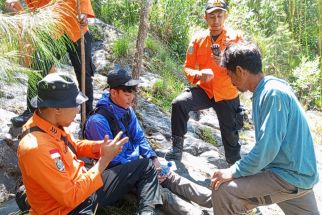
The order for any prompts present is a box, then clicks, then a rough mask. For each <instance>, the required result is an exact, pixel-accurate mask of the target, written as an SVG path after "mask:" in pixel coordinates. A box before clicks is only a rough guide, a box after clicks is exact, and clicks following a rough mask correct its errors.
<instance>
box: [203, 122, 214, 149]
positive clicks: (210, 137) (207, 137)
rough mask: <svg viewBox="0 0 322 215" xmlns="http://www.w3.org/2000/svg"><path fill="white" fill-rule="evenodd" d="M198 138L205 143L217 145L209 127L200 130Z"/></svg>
mask: <svg viewBox="0 0 322 215" xmlns="http://www.w3.org/2000/svg"><path fill="white" fill-rule="evenodd" d="M200 138H201V139H202V140H203V141H205V142H207V143H210V144H212V145H215V146H217V140H216V139H215V137H214V134H213V133H212V132H211V129H210V128H208V127H205V128H203V129H201V130H200Z"/></svg>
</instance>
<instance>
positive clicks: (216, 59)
mask: <svg viewBox="0 0 322 215" xmlns="http://www.w3.org/2000/svg"><path fill="white" fill-rule="evenodd" d="M211 55H212V58H213V59H214V61H215V63H216V64H217V65H220V61H221V56H220V55H219V56H217V55H214V54H211Z"/></svg>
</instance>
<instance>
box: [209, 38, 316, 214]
mask: <svg viewBox="0 0 322 215" xmlns="http://www.w3.org/2000/svg"><path fill="white" fill-rule="evenodd" d="M221 62H222V66H224V67H225V68H227V70H228V74H229V76H230V78H231V80H232V82H233V84H234V85H235V86H236V87H237V88H238V90H239V91H241V92H245V91H247V90H249V91H251V92H253V97H252V103H253V105H252V107H253V121H254V125H255V140H256V143H255V146H254V148H253V149H252V150H251V151H250V152H249V153H248V154H247V155H246V156H245V157H244V158H242V159H241V160H239V161H237V162H236V163H235V164H234V165H232V166H231V167H230V168H228V169H220V170H217V171H215V173H214V174H213V176H212V180H211V181H212V188H213V195H212V199H213V207H214V212H215V213H216V214H244V213H245V212H247V211H248V210H251V209H253V208H255V207H257V206H261V205H269V204H274V203H276V204H278V205H279V207H280V208H281V209H282V210H283V212H284V213H285V214H286V215H291V214H292V215H294V214H299V215H300V214H301V215H302V214H319V211H318V208H317V203H316V199H315V196H314V192H313V190H312V188H313V186H314V185H315V184H316V183H317V182H318V178H319V176H318V172H317V166H316V163H317V161H316V158H315V153H314V145H313V140H312V136H311V132H310V129H309V125H308V122H307V120H306V118H305V113H304V110H303V109H302V107H301V105H300V103H299V101H298V100H297V98H296V96H295V94H294V92H293V90H292V88H291V87H290V85H289V84H288V83H287V82H286V81H284V80H281V79H278V78H275V77H273V76H266V77H265V76H264V75H263V73H262V60H261V54H260V51H259V49H258V48H257V47H256V46H255V45H253V44H234V45H230V46H228V47H227V48H226V50H225V52H224V54H223V57H222V61H221Z"/></svg>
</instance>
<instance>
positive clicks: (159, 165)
mask: <svg viewBox="0 0 322 215" xmlns="http://www.w3.org/2000/svg"><path fill="white" fill-rule="evenodd" d="M152 163H153V165H154V167H155V169H156V170H158V169H160V167H161V164H160V161H159V159H158V158H157V157H155V158H153V159H152Z"/></svg>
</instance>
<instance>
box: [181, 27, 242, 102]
mask: <svg viewBox="0 0 322 215" xmlns="http://www.w3.org/2000/svg"><path fill="white" fill-rule="evenodd" d="M240 39H241V36H240V35H239V34H237V33H236V32H235V31H232V30H227V29H224V30H223V32H222V33H221V34H220V35H219V37H218V38H217V40H216V41H215V42H214V43H216V44H219V46H220V50H221V51H223V50H224V49H225V48H226V46H227V45H228V44H230V43H237V42H238V41H239V40H240ZM212 44H213V42H212V39H211V36H210V31H209V30H208V29H207V30H204V31H201V32H198V33H196V34H195V35H194V37H193V39H192V40H191V42H190V44H189V48H188V51H187V54H186V61H185V63H184V68H190V69H197V68H198V70H199V71H200V70H202V69H211V70H212V71H213V73H214V78H213V79H211V80H210V81H208V82H204V81H199V80H196V79H195V75H194V74H192V73H189V72H188V71H186V70H185V75H186V77H187V78H188V80H189V81H190V82H191V83H192V84H197V85H198V86H200V87H201V88H202V89H203V90H205V92H206V93H207V95H208V97H209V98H214V99H215V101H221V100H230V99H234V98H236V97H237V96H238V91H237V89H236V87H235V86H233V84H232V83H231V79H230V77H229V76H228V73H227V70H226V69H225V68H223V67H220V66H219V65H218V64H216V63H215V61H214V60H213V58H212V51H211V45H212ZM197 66H198V67H197Z"/></svg>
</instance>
